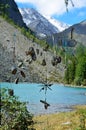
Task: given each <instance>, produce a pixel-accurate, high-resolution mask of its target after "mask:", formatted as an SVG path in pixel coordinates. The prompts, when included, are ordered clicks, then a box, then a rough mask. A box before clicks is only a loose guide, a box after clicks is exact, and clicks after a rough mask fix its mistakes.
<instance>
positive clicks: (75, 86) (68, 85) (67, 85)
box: [64, 84, 86, 88]
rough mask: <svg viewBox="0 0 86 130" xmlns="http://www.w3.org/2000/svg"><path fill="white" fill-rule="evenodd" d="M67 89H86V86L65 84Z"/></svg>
mask: <svg viewBox="0 0 86 130" xmlns="http://www.w3.org/2000/svg"><path fill="white" fill-rule="evenodd" d="M64 86H65V87H73V88H86V86H82V85H81V86H77V85H72V84H64Z"/></svg>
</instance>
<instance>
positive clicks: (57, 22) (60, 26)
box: [44, 16, 70, 32]
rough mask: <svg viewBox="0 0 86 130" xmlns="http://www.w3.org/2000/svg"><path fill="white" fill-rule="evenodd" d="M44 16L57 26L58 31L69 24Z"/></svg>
mask: <svg viewBox="0 0 86 130" xmlns="http://www.w3.org/2000/svg"><path fill="white" fill-rule="evenodd" d="M44 17H46V18H47V19H48V21H49V22H50V23H52V24H53V25H54V26H55V27H57V28H58V30H59V32H62V31H64V30H65V29H67V28H68V27H69V26H70V25H68V24H66V23H63V22H60V21H58V20H56V19H54V18H52V17H50V16H44Z"/></svg>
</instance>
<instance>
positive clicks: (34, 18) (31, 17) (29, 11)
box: [19, 8, 67, 38]
mask: <svg viewBox="0 0 86 130" xmlns="http://www.w3.org/2000/svg"><path fill="white" fill-rule="evenodd" d="M19 10H20V12H21V15H22V17H23V20H24V22H25V23H26V24H27V26H28V27H29V28H30V29H31V30H32V31H34V32H35V33H36V35H37V36H39V37H41V36H44V37H46V36H51V35H52V34H55V33H58V32H59V29H60V28H61V27H59V29H58V28H57V27H56V26H55V25H54V23H56V21H53V19H52V20H51V19H50V18H46V17H45V16H43V15H41V14H40V13H39V12H37V11H36V10H35V9H33V8H19ZM50 21H53V22H54V23H53V24H52V22H50ZM56 24H57V23H56ZM59 24H60V22H59ZM58 26H59V25H58ZM65 28H67V26H66V25H65V26H64V29H65ZM62 30H63V27H62V28H61V31H62ZM42 38H43V37H42Z"/></svg>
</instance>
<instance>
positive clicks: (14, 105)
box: [1, 88, 33, 130]
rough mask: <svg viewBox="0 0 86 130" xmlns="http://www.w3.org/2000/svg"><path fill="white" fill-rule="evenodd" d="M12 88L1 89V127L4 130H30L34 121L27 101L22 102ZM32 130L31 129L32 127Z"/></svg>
mask: <svg viewBox="0 0 86 130" xmlns="http://www.w3.org/2000/svg"><path fill="white" fill-rule="evenodd" d="M9 91H10V90H8V89H5V88H2V89H1V128H2V130H29V129H28V126H29V125H31V124H32V123H33V120H32V117H33V116H32V115H31V114H30V113H29V112H28V111H27V107H26V103H23V102H20V101H19V100H18V97H16V96H15V95H14V93H11V94H10V92H11V91H10V92H9ZM30 130H31V129H30Z"/></svg>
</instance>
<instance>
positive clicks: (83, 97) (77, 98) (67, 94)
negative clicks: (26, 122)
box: [0, 83, 86, 115]
mask: <svg viewBox="0 0 86 130" xmlns="http://www.w3.org/2000/svg"><path fill="white" fill-rule="evenodd" d="M41 85H42V84H28V83H25V84H24V83H21V84H13V83H0V87H1V88H2V87H6V88H11V89H13V90H14V93H15V95H16V96H18V97H19V99H20V101H25V102H28V103H27V108H28V110H29V111H30V112H31V113H33V114H35V115H38V114H47V113H55V112H62V111H70V110H71V106H73V105H82V104H85V105H86V88H71V87H66V86H64V85H60V84H54V85H52V87H51V88H52V91H51V90H48V91H47V93H46V95H45V92H44V91H41V92H40V89H41V88H42V86H41ZM45 97H46V101H47V102H48V103H49V104H50V106H49V107H48V109H47V110H45V108H44V104H43V103H41V102H40V100H45Z"/></svg>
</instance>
